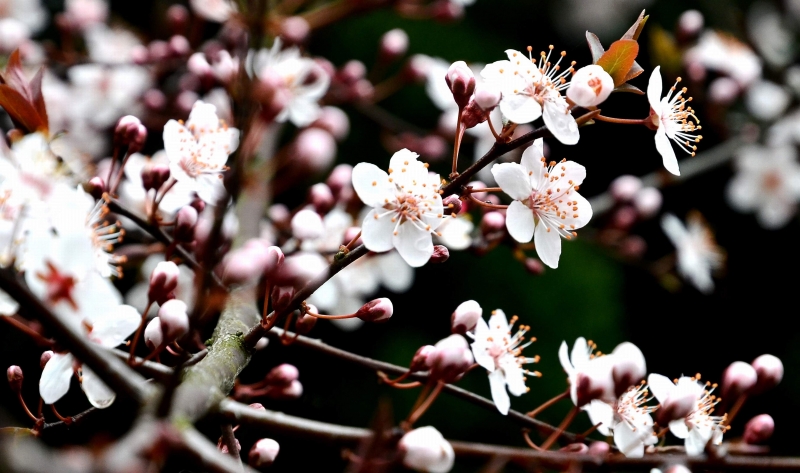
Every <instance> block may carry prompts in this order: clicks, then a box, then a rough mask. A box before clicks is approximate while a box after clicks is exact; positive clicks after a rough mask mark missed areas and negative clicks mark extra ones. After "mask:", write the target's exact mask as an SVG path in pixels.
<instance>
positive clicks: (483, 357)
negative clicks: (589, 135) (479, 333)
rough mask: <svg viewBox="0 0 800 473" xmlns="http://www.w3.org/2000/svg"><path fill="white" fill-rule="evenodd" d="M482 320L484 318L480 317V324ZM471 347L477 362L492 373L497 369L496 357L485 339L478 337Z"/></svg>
mask: <svg viewBox="0 0 800 473" xmlns="http://www.w3.org/2000/svg"><path fill="white" fill-rule="evenodd" d="M482 320H483V319H478V325H480V323H481V321H482ZM485 323H486V322H484V324H485ZM470 348H472V356H473V357H474V358H475V363H477V364H479V365H481V366H482V367H483V368H485V369H486V370H487V371H489V372H490V373H492V372H494V371H495V370H496V369H497V366H496V365H495V363H494V357H493V356H492V355H490V354H489V347H488V346H487V344H486V341H485V340H484V339H478V340H476V341H474V342H472V344H471V345H470Z"/></svg>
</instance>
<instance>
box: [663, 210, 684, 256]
mask: <svg viewBox="0 0 800 473" xmlns="http://www.w3.org/2000/svg"><path fill="white" fill-rule="evenodd" d="M661 229H662V230H664V233H665V234H666V235H667V238H669V240H670V241H671V242H672V244H673V245H675V247H676V248H680V247H682V246H683V245H684V242H685V241H687V239H688V238H689V232H688V231H687V230H686V227H685V226H684V225H683V222H681V221H680V219H679V218H678V217H676V216H674V215H672V214H664V216H663V217H661Z"/></svg>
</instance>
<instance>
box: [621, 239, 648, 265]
mask: <svg viewBox="0 0 800 473" xmlns="http://www.w3.org/2000/svg"><path fill="white" fill-rule="evenodd" d="M645 251H647V242H645V241H644V238H642V237H640V236H639V235H629V236H627V237H625V239H624V240H622V245H621V246H620V248H619V252H620V254H622V256H627V257H628V258H636V259H638V258H641V257H642V256H644V253H645Z"/></svg>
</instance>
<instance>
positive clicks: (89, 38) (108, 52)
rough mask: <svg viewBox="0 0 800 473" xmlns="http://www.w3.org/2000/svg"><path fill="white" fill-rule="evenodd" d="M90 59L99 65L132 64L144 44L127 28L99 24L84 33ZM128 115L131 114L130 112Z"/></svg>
mask: <svg viewBox="0 0 800 473" xmlns="http://www.w3.org/2000/svg"><path fill="white" fill-rule="evenodd" d="M84 39H85V40H86V49H87V50H88V51H89V58H90V59H91V60H92V61H93V62H95V63H98V64H130V63H132V62H133V58H134V52H135V51H136V49H138V48H141V47H142V42H141V41H140V40H139V38H138V37H137V36H136V35H135V34H133V33H132V32H131V31H129V30H127V29H125V28H119V27H113V28H109V27H108V26H107V25H106V24H105V23H97V24H95V25H93V26H91V27H90V28H89V29H87V30H86V32H85V33H84ZM128 113H130V112H129V111H128Z"/></svg>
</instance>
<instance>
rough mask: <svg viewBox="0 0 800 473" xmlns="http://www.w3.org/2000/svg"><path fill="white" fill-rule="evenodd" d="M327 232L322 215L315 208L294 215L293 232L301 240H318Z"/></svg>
mask: <svg viewBox="0 0 800 473" xmlns="http://www.w3.org/2000/svg"><path fill="white" fill-rule="evenodd" d="M324 233H325V226H324V225H323V224H322V217H320V216H319V214H318V213H316V212H314V211H313V210H301V211H299V212H297V213H296V214H294V217H292V234H293V235H294V237H295V238H298V239H300V240H316V239H317V238H319V237H321V236H322V235H323V234H324Z"/></svg>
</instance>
